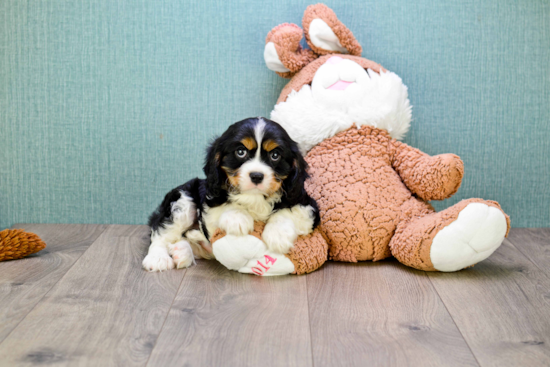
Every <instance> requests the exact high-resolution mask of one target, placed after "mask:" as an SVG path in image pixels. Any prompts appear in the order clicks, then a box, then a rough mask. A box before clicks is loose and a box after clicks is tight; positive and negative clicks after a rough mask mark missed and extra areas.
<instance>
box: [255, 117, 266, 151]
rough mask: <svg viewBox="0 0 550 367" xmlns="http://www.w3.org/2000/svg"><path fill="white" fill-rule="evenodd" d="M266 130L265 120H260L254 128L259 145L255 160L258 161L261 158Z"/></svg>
mask: <svg viewBox="0 0 550 367" xmlns="http://www.w3.org/2000/svg"><path fill="white" fill-rule="evenodd" d="M264 130H265V121H264V119H263V118H261V117H260V118H258V122H257V123H256V126H254V138H255V139H256V143H257V144H258V149H257V150H256V157H255V159H256V160H258V159H259V158H260V152H261V150H262V149H261V146H262V139H263V138H264Z"/></svg>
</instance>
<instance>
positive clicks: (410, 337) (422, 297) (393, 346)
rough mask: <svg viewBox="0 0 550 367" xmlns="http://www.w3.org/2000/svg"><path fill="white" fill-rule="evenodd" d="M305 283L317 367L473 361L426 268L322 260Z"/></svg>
mask: <svg viewBox="0 0 550 367" xmlns="http://www.w3.org/2000/svg"><path fill="white" fill-rule="evenodd" d="M307 281H308V298H309V313H310V320H311V341H312V345H313V358H314V365H315V366H316V367H318V366H454V365H461V366H464V365H468V366H477V363H476V361H475V359H474V357H473V355H472V353H471V351H470V350H469V348H468V346H467V345H466V343H465V342H464V340H463V338H462V336H461V335H460V332H459V331H458V330H457V328H456V326H455V324H454V322H453V320H452V318H451V316H450V315H449V314H448V312H447V310H446V309H445V306H444V305H443V303H442V302H441V300H440V298H439V296H438V295H437V293H436V291H435V290H434V289H433V286H432V285H431V283H430V281H429V279H428V278H427V276H426V274H425V273H424V272H421V271H417V270H413V269H410V268H407V267H405V266H403V265H401V264H399V263H397V262H396V261H395V260H389V261H383V262H376V263H371V262H366V263H359V264H348V263H327V264H326V265H325V266H324V267H323V268H322V269H320V270H318V271H316V272H314V273H312V274H309V275H308V278H307Z"/></svg>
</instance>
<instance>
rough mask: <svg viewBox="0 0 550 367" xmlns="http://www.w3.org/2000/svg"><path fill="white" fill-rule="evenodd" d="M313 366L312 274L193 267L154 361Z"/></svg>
mask: <svg viewBox="0 0 550 367" xmlns="http://www.w3.org/2000/svg"><path fill="white" fill-rule="evenodd" d="M169 365H180V366H311V345H310V336H309V320H308V310H307V291H306V278H305V277H303V276H284V277H264V278H260V277H256V276H253V275H245V274H239V273H237V272H234V271H229V270H227V269H226V268H224V267H223V266H222V265H220V264H219V263H217V262H215V261H199V262H198V264H197V266H194V267H191V268H189V269H188V271H187V274H186V276H185V278H184V280H183V283H182V286H181V287H180V290H179V292H178V296H177V297H176V300H175V301H174V305H173V307H172V309H171V310H170V315H169V316H168V319H167V320H166V323H165V326H164V328H163V330H162V333H161V335H160V337H159V339H158V342H157V345H156V346H155V348H154V350H153V353H152V355H151V359H150V360H149V363H148V366H169Z"/></svg>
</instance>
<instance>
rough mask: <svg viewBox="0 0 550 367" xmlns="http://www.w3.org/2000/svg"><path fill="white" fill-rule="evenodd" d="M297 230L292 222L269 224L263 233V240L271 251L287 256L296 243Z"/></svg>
mask: <svg viewBox="0 0 550 367" xmlns="http://www.w3.org/2000/svg"><path fill="white" fill-rule="evenodd" d="M296 237H298V236H297V234H296V228H295V227H294V223H292V221H281V222H275V223H267V224H266V226H265V228H264V231H263V233H262V239H263V240H264V243H265V244H266V246H267V248H268V249H269V250H270V251H273V252H277V253H279V254H286V253H288V252H289V251H290V249H291V248H292V247H293V246H294V242H296Z"/></svg>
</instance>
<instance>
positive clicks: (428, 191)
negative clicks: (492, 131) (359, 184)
mask: <svg viewBox="0 0 550 367" xmlns="http://www.w3.org/2000/svg"><path fill="white" fill-rule="evenodd" d="M390 156H391V160H392V162H391V163H392V166H393V168H394V169H395V171H396V172H397V173H398V174H399V176H400V177H401V179H402V180H403V183H404V184H405V185H406V186H407V187H408V188H409V190H411V192H413V193H414V194H416V195H417V196H418V197H420V198H421V199H423V200H443V199H447V198H449V197H451V196H452V195H454V194H455V193H456V192H457V190H458V188H459V187H460V184H461V182H462V176H463V175H464V164H463V163H462V160H461V159H460V157H458V156H457V155H454V154H440V155H436V156H433V157H432V156H429V155H427V154H426V153H423V152H421V151H420V150H418V149H415V148H412V147H410V146H408V145H407V144H405V143H401V142H399V141H397V140H392V141H391V142H390Z"/></svg>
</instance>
